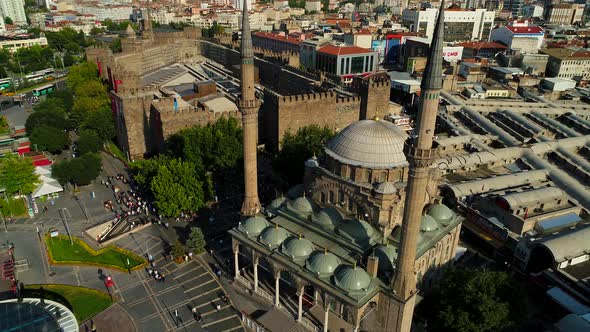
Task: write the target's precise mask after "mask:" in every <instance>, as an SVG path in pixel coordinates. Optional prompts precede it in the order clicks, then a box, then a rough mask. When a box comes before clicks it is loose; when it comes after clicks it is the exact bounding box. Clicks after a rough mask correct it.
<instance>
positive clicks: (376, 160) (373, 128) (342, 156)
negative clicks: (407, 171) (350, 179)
mask: <svg viewBox="0 0 590 332" xmlns="http://www.w3.org/2000/svg"><path fill="white" fill-rule="evenodd" d="M407 138H408V136H407V135H406V133H405V132H404V131H403V130H402V129H401V128H399V127H398V126H396V125H394V124H393V123H391V122H389V121H379V120H361V121H357V122H354V123H352V124H350V125H349V126H348V127H346V128H344V129H343V130H342V131H341V132H340V133H338V134H337V135H336V136H334V138H332V139H331V140H330V141H329V142H328V144H326V154H328V155H329V156H330V157H332V158H334V159H336V160H338V161H340V162H342V163H344V164H347V165H354V166H361V167H366V168H394V167H400V166H406V165H408V162H407V160H406V156H405V154H404V143H405V141H406V139H407Z"/></svg>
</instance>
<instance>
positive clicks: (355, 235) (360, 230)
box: [338, 219, 375, 242]
mask: <svg viewBox="0 0 590 332" xmlns="http://www.w3.org/2000/svg"><path fill="white" fill-rule="evenodd" d="M338 234H340V235H343V236H345V237H348V238H350V239H352V240H355V241H357V242H365V241H368V240H370V239H371V238H372V237H373V235H374V234H375V229H374V228H373V226H371V225H370V224H369V223H368V222H366V221H364V220H359V219H353V220H343V221H342V222H341V223H340V226H338Z"/></svg>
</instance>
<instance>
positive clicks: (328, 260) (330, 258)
mask: <svg viewBox="0 0 590 332" xmlns="http://www.w3.org/2000/svg"><path fill="white" fill-rule="evenodd" d="M338 265H340V260H339V259H338V257H336V255H334V254H333V253H331V252H327V251H319V250H316V251H314V252H313V253H312V254H311V255H310V256H309V258H308V259H307V262H306V263H305V267H306V268H307V269H308V270H310V271H311V272H313V273H315V274H317V275H319V276H321V277H325V276H328V275H331V274H332V273H334V271H335V270H336V268H337V267H338Z"/></svg>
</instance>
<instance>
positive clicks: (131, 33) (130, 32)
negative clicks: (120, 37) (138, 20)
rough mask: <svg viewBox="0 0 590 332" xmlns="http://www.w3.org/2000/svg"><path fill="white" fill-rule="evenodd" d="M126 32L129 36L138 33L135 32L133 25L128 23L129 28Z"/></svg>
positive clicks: (131, 36)
mask: <svg viewBox="0 0 590 332" xmlns="http://www.w3.org/2000/svg"><path fill="white" fill-rule="evenodd" d="M125 34H126V35H127V37H130V38H135V37H136V36H137V35H136V33H135V30H133V27H132V26H131V23H130V24H127V29H125Z"/></svg>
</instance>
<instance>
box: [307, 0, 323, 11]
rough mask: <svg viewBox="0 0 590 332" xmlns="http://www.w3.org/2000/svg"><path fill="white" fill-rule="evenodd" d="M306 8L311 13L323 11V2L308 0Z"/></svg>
mask: <svg viewBox="0 0 590 332" xmlns="http://www.w3.org/2000/svg"><path fill="white" fill-rule="evenodd" d="M305 10H307V11H308V12H310V13H311V12H316V13H319V12H321V11H322V2H321V1H320V0H307V1H306V2H305Z"/></svg>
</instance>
